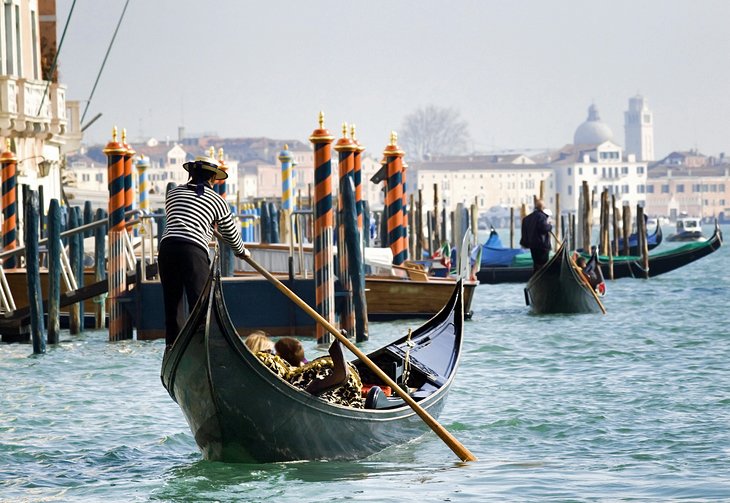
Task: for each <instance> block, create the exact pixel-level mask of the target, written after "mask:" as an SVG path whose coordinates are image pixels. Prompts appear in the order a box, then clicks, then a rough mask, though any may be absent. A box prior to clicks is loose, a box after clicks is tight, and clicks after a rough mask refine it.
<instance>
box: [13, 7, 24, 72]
mask: <svg viewBox="0 0 730 503" xmlns="http://www.w3.org/2000/svg"><path fill="white" fill-rule="evenodd" d="M14 21H15V48H14V49H15V62H16V63H15V67H16V72H17V73H18V77H22V76H23V58H22V55H21V53H20V5H16V6H15V19H14Z"/></svg>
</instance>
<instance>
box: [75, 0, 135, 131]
mask: <svg viewBox="0 0 730 503" xmlns="http://www.w3.org/2000/svg"><path fill="white" fill-rule="evenodd" d="M128 5H129V0H127V1H126V2H125V3H124V9H122V15H121V16H119V21H118V22H117V27H116V28H115V29H114V35H112V39H111V42H109V47H107V49H106V54H105V55H104V61H102V63H101V68H99V73H98V74H97V76H96V82H94V87H93V88H92V89H91V94H90V95H89V99H88V100H86V107H84V113H83V114H82V115H81V120H80V121H79V123H83V122H84V118H85V117H86V112H87V111H88V110H89V105H90V104H91V98H93V97H94V91H96V85H97V84H98V83H99V78H101V72H103V71H104V65H106V59H107V58H108V57H109V52H110V51H111V50H112V46H113V45H114V39H115V38H117V32H118V31H119V26H120V25H121V24H122V19H124V13H125V12H127V6H128Z"/></svg>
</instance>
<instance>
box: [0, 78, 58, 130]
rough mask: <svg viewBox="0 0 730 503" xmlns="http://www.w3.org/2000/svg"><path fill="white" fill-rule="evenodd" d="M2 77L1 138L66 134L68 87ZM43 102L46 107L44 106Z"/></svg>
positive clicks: (0, 90) (0, 81) (0, 86)
mask: <svg viewBox="0 0 730 503" xmlns="http://www.w3.org/2000/svg"><path fill="white" fill-rule="evenodd" d="M47 84H48V83H47V82H45V81H42V80H28V79H18V78H14V77H9V76H7V75H0V136H4V137H9V136H24V137H38V138H44V139H45V138H50V137H51V136H53V135H63V134H64V133H65V131H66V123H67V119H66V87H65V86H62V85H59V84H53V83H52V84H51V85H50V86H49V87H48V92H47V94H46V96H45V98H44V97H43V95H44V93H45V92H46V85H47ZM41 102H43V106H41Z"/></svg>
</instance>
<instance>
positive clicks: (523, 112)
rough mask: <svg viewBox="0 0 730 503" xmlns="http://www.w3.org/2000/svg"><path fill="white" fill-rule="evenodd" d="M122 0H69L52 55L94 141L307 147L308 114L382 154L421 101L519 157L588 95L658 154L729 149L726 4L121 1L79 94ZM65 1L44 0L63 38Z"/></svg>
mask: <svg viewBox="0 0 730 503" xmlns="http://www.w3.org/2000/svg"><path fill="white" fill-rule="evenodd" d="M125 1H126V0H104V1H103V2H100V1H91V0H77V1H76V5H75V7H74V9H73V13H72V16H71V18H70V21H69V23H68V30H67V33H66V37H65V39H64V40H63V45H62V46H61V51H60V54H59V72H60V80H61V82H62V83H63V84H65V85H66V86H67V99H68V100H79V101H81V102H82V103H81V110H82V111H83V110H84V108H85V107H86V104H87V102H88V103H89V105H88V111H87V113H86V119H85V121H84V123H86V122H88V121H89V120H90V119H91V118H93V117H94V116H95V115H96V114H98V113H102V114H103V115H102V117H101V118H100V119H99V120H97V121H96V122H94V123H93V124H92V125H91V126H90V127H89V128H88V129H87V130H86V141H87V143H90V144H91V143H97V142H98V143H106V142H107V141H109V140H110V138H111V130H112V127H113V126H114V125H117V126H119V127H120V128H121V127H125V128H126V129H127V131H128V135H129V138H131V139H132V140H133V141H137V140H139V139H143V138H144V139H146V138H149V137H155V138H157V139H159V140H164V139H166V138H168V137H169V138H170V139H171V140H175V139H177V135H178V127H179V126H183V127H184V128H185V131H186V134H188V135H194V134H200V133H206V132H207V133H216V134H218V135H220V136H222V137H258V136H266V137H270V138H277V139H284V138H294V139H299V140H301V141H304V142H306V141H307V139H308V137H309V135H310V134H311V132H312V130H314V129H315V128H316V127H317V115H318V113H319V111H320V110H322V111H323V112H324V113H325V126H326V127H327V128H328V129H329V130H330V131H331V132H332V133H333V134H334V135H335V136H336V137H339V136H340V135H341V128H342V123H343V122H347V123H354V124H356V125H357V136H358V139H359V140H360V141H361V143H362V144H363V145H364V146H365V147H366V149H367V152H369V153H371V154H373V155H375V156H378V155H380V153H382V151H383V148H384V147H385V146H386V145H387V144H388V142H389V137H390V132H391V131H396V132H397V131H398V130H399V128H401V126H402V125H403V121H404V118H405V117H406V116H407V115H408V114H410V113H412V112H414V111H415V110H417V109H419V108H423V107H425V106H428V105H435V106H438V107H444V108H452V109H454V110H456V111H457V112H458V113H459V115H460V117H461V118H462V119H464V120H465V121H466V122H467V123H468V130H469V133H470V136H471V142H470V150H472V151H474V152H494V151H504V150H518V151H519V150H524V149H541V148H549V147H561V146H563V145H565V144H566V143H571V142H572V139H573V133H574V132H575V129H576V128H577V127H578V125H579V124H580V123H581V122H583V121H584V120H585V119H586V117H587V110H588V107H589V106H590V105H591V104H592V103H593V104H595V105H596V106H597V108H598V110H599V112H600V115H601V119H602V120H603V121H604V122H606V123H607V124H608V125H609V126H610V127H611V129H612V131H613V134H614V139H615V140H616V142H617V143H619V144H621V145H623V144H624V119H623V114H624V112H625V111H626V110H627V108H628V100H629V98H630V97H632V96H635V95H636V94H641V95H643V96H644V97H645V98H646V99H647V101H648V104H649V108H650V109H651V111H652V112H653V114H654V123H655V126H654V138H655V152H656V156H657V158H661V157H663V156H665V155H666V154H668V153H670V152H672V151H674V150H688V149H691V148H697V149H699V150H700V151H701V152H703V153H705V154H707V155H718V154H719V153H721V152H727V153H730V134H729V133H728V127H727V124H728V119H730V96H729V92H730V64H727V61H728V54H730V29H728V19H730V2H728V1H726V0H716V1H713V0H703V1H696V0H681V1H680V0H641V1H636V0H612V1H610V2H609V1H592V2H586V1H584V0H576V1H572V0H571V1H565V0H555V1H544V0H521V1H513V0H504V1H492V0H469V1H460V0H454V1H452V2H445V1H435V0H414V1H412V0H402V1H401V0H391V1H384V0H365V1H361V2H343V1H338V2H335V1H324V0H322V1H317V0H315V1H310V2H302V1H283V0H267V1H256V2H253V1H248V0H216V1H215V2H201V1H193V0H129V5H128V8H127V11H126V13H125V15H124V19H123V21H122V24H121V26H120V28H119V32H118V34H117V37H116V40H115V42H114V45H113V46H112V48H111V51H110V53H109V56H108V60H107V62H106V65H105V68H104V70H103V73H102V74H101V76H100V78H99V81H98V85H97V87H96V90H95V91H94V93H93V96H91V95H92V88H93V86H94V81H95V80H96V79H97V75H98V73H99V69H100V67H101V65H102V61H103V60H104V55H105V53H106V51H107V49H108V46H109V43H110V41H111V38H112V34H113V33H114V29H115V27H116V25H117V22H118V21H119V17H120V15H121V13H122V10H123V8H124V4H125ZM72 3H73V0H57V27H58V40H59V42H60V39H61V34H62V31H63V28H64V25H65V24H66V21H67V18H68V14H69V10H70V9H71V6H72ZM90 97H91V101H90V102H89V98H90ZM465 153H469V152H465ZM406 155H407V153H406Z"/></svg>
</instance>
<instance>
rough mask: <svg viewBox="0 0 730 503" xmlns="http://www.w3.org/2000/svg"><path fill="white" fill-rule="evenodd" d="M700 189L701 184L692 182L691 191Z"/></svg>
mask: <svg viewBox="0 0 730 503" xmlns="http://www.w3.org/2000/svg"><path fill="white" fill-rule="evenodd" d="M701 190H702V186H701V185H700V184H699V183H693V184H692V192H700V191H701Z"/></svg>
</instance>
